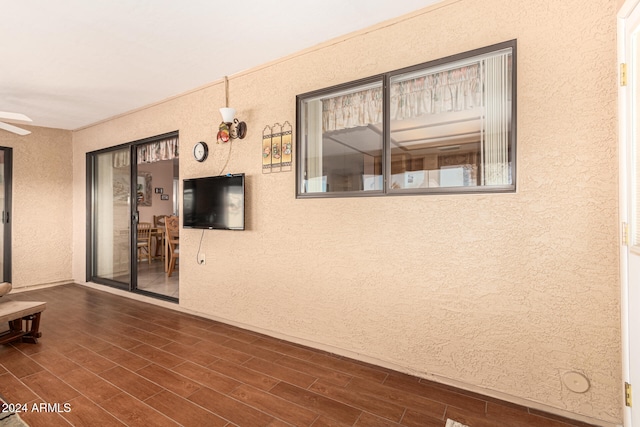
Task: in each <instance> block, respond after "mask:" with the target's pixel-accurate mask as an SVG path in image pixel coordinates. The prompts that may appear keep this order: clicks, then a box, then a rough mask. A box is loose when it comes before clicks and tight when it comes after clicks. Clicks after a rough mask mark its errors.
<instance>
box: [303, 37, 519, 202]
mask: <svg viewBox="0 0 640 427" xmlns="http://www.w3.org/2000/svg"><path fill="white" fill-rule="evenodd" d="M514 73H515V41H512V42H507V43H502V44H500V45H495V46H491V47H488V48H484V49H479V50H476V51H473V52H468V53H465V54H460V55H456V56H455V57H451V58H447V59H444V60H438V61H432V62H430V63H427V64H421V65H418V66H414V67H409V68H406V69H402V70H397V71H394V72H390V73H387V74H385V75H383V76H378V77H374V78H371V79H368V80H367V81H364V82H362V81H361V82H359V83H357V84H356V83H353V84H347V85H342V86H340V87H333V88H328V89H324V90H322V91H317V92H315V93H311V94H306V95H300V96H298V123H299V126H298V141H300V149H299V150H298V156H299V161H298V163H297V168H298V184H299V186H298V196H299V197H305V196H332V195H333V196H335V195H359V194H380V195H383V194H400V193H442V192H451V193H456V192H475V191H513V190H515V181H514V178H515V173H514V172H515V161H514V160H515V123H514V122H515V120H514V117H515V114H514V111H515V85H514V80H515V79H514V78H513V76H514ZM383 82H388V83H387V84H386V85H385V84H383Z"/></svg>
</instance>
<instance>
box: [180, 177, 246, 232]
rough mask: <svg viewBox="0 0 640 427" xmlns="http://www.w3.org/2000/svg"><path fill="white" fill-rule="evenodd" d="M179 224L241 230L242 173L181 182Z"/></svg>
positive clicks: (242, 202)
mask: <svg viewBox="0 0 640 427" xmlns="http://www.w3.org/2000/svg"><path fill="white" fill-rule="evenodd" d="M182 194H183V204H182V210H183V215H182V218H183V220H182V225H183V226H184V227H185V228H202V229H208V230H244V174H243V173H241V174H235V175H231V174H228V175H221V176H210V177H206V178H192V179H185V180H184V181H183V192H182Z"/></svg>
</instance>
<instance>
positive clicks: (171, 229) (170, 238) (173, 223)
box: [165, 216, 180, 277]
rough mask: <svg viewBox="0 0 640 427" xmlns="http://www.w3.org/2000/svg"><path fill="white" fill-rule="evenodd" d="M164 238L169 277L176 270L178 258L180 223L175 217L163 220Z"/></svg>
mask: <svg viewBox="0 0 640 427" xmlns="http://www.w3.org/2000/svg"><path fill="white" fill-rule="evenodd" d="M165 238H166V241H167V247H168V253H167V258H169V267H168V268H167V276H168V277H171V275H172V274H173V270H174V269H175V268H176V261H177V260H178V258H179V257H180V248H179V244H180V221H179V219H178V217H177V216H168V217H166V218H165Z"/></svg>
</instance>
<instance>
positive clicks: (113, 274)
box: [92, 147, 131, 289]
mask: <svg viewBox="0 0 640 427" xmlns="http://www.w3.org/2000/svg"><path fill="white" fill-rule="evenodd" d="M129 157H130V156H129V148H128V147H127V148H124V149H121V150H115V151H109V152H105V153H98V154H95V157H94V161H93V165H94V170H93V181H94V182H93V191H94V194H93V207H92V213H93V221H92V222H93V237H94V242H93V274H92V276H93V277H94V278H98V279H106V280H107V281H109V282H110V281H114V282H117V284H116V285H118V286H120V287H123V288H127V289H128V288H129V283H130V276H131V251H130V247H131V236H130V227H129V225H130V218H131V214H130V212H131V167H130V161H129ZM108 284H112V285H113V283H108Z"/></svg>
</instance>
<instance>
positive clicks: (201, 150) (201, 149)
mask: <svg viewBox="0 0 640 427" xmlns="http://www.w3.org/2000/svg"><path fill="white" fill-rule="evenodd" d="M208 155H209V147H207V143H206V142H204V141H200V142H198V143H197V144H196V145H194V146H193V157H194V158H195V159H196V160H197V161H199V162H204V161H205V160H206V159H207V156H208Z"/></svg>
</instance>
